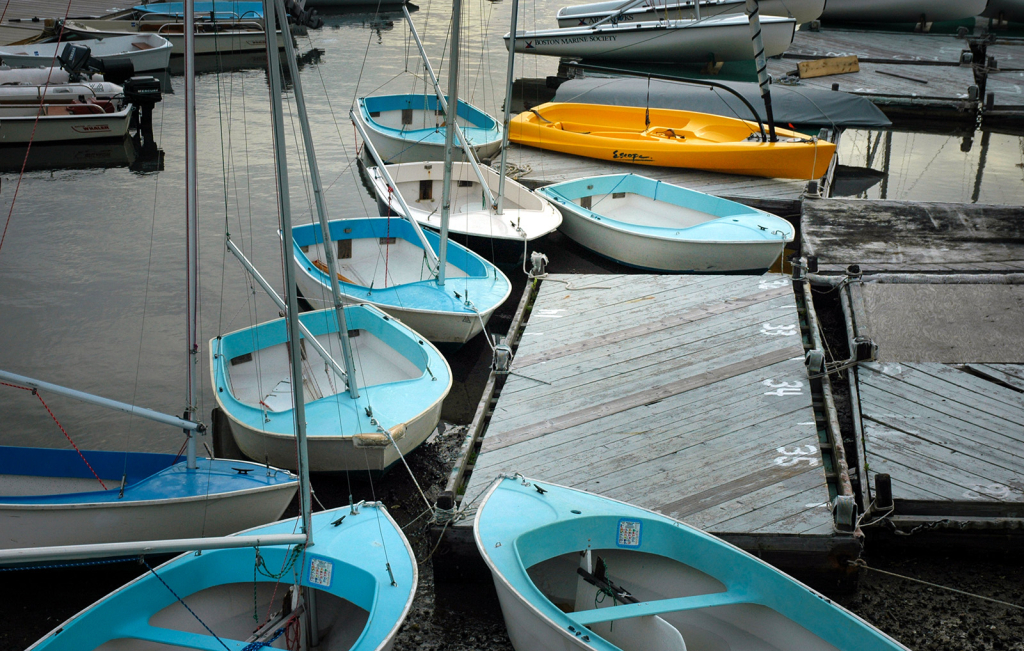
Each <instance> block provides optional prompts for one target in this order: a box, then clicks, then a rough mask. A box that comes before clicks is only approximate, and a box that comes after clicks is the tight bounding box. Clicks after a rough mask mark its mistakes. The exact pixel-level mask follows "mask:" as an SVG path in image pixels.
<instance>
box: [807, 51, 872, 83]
mask: <svg viewBox="0 0 1024 651" xmlns="http://www.w3.org/2000/svg"><path fill="white" fill-rule="evenodd" d="M796 69H797V71H798V72H799V73H800V78H801V79H811V78H812V77H828V76H830V75H845V74H848V73H851V72H860V64H859V62H858V61H857V55H856V54H854V55H852V56H846V57H828V58H826V59H815V60H814V61H801V62H800V63H798V64H796Z"/></svg>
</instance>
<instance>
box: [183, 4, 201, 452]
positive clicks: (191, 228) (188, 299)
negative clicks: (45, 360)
mask: <svg viewBox="0 0 1024 651" xmlns="http://www.w3.org/2000/svg"><path fill="white" fill-rule="evenodd" d="M182 11H183V12H184V14H185V15H184V18H185V25H184V30H185V240H186V243H185V248H186V253H185V275H186V282H187V289H186V292H185V311H186V315H185V318H186V320H187V323H186V326H185V345H186V347H187V353H186V357H185V360H186V363H185V392H186V396H185V400H186V403H185V405H186V406H185V414H186V416H187V415H189V414H194V413H195V409H196V378H197V377H198V375H199V322H198V319H199V310H198V303H199V213H198V210H199V206H198V200H197V185H198V183H199V176H198V174H197V170H196V168H197V167H198V160H199V156H198V154H197V149H196V60H195V55H196V28H195V15H194V11H195V0H185V3H184V5H182ZM187 436H188V443H187V445H186V455H185V458H186V466H187V467H188V469H189V470H195V469H196V468H197V466H196V437H195V434H192V433H191V432H190V433H188V434H187Z"/></svg>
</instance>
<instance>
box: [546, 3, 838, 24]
mask: <svg viewBox="0 0 1024 651" xmlns="http://www.w3.org/2000/svg"><path fill="white" fill-rule="evenodd" d="M758 4H759V10H760V12H761V15H762V16H792V17H793V18H795V19H796V22H797V23H798V24H803V23H807V22H810V21H812V20H814V19H816V18H817V17H818V16H820V15H821V12H822V11H824V9H825V0H761V1H760V2H759V3H758ZM621 6H622V2H620V1H618V0H612V1H611V2H594V3H589V4H583V5H574V6H570V7H562V8H561V9H559V10H558V15H557V16H556V19H557V20H558V26H559V27H584V26H586V25H591V24H593V23H596V22H597V21H599V20H602V19H604V18H607V17H608V16H611V15H612V14H613V13H614V12H615V10H616V9H617V8H619V7H621ZM746 9H747V3H746V0H724V1H722V0H718V1H717V2H701V3H700V17H701V18H711V17H713V16H724V15H729V14H742V13H745V12H746ZM695 19H697V12H696V11H694V8H693V3H692V2H677V1H670V2H667V3H664V2H658V3H657V4H654V3H652V2H650V1H648V2H644V3H643V4H642V5H640V6H639V7H634V8H633V9H629V10H627V11H624V12H622V14H620V15H619V17H618V18H616V19H615V20H616V22H618V23H636V22H642V21H645V20H695ZM609 22H610V21H609Z"/></svg>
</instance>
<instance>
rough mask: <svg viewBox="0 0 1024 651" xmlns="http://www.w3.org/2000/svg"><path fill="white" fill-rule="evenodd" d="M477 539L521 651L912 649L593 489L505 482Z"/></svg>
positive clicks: (763, 566)
mask: <svg viewBox="0 0 1024 651" xmlns="http://www.w3.org/2000/svg"><path fill="white" fill-rule="evenodd" d="M473 535H474V537H475V539H476V545H477V549H478V550H480V555H481V556H483V559H484V562H485V563H486V564H487V567H488V568H489V569H490V570H491V575H492V576H493V578H494V586H495V588H496V589H497V592H498V601H499V602H500V603H501V611H502V614H503V615H504V616H505V626H506V627H507V628H508V634H509V638H510V639H511V640H512V646H513V647H515V649H516V651H569V650H572V649H580V650H587V651H686V649H691V650H694V651H696V650H699V651H735V650H737V649H743V650H744V651H777V650H778V649H800V650H801V651H907V649H906V647H904V646H903V645H901V644H900V643H898V642H896V641H895V640H893V639H892V638H890V637H888V636H887V635H885V634H884V633H882V632H881V631H879V630H878V629H876V628H873V627H872V626H871V625H869V624H867V623H866V622H865V621H864V620H862V619H860V618H859V617H857V616H856V615H854V614H853V613H851V612H849V611H847V610H845V609H844V608H842V607H841V606H839V605H837V604H835V603H834V602H832V601H831V600H830V599H828V598H826V597H824V596H823V595H820V594H818V593H817V592H815V591H814V590H812V589H810V588H808V587H807V586H805V585H803V584H801V583H799V582H797V581H796V580H794V579H791V578H790V577H788V576H786V575H785V574H783V573H782V572H780V571H778V570H776V569H775V568H773V567H771V566H770V565H768V564H767V563H765V562H763V561H761V560H759V559H757V558H755V557H753V556H751V555H750V554H748V553H746V552H744V551H742V550H741V549H739V548H737V547H734V546H732V545H730V544H729V543H727V542H724V541H722V540H720V539H718V538H716V537H714V536H711V535H709V534H706V533H704V532H703V531H700V530H698V529H694V528H693V527H690V526H687V525H685V524H683V523H681V522H677V521H676V520H672V519H671V518H668V517H665V516H663V515H660V514H658V513H654V512H652V511H647V510H644V509H640V508H637V507H635V506H632V505H630V504H625V503H623V502H618V501H615V500H611V499H608V498H606V497H601V496H599V495H594V494H592V493H586V492H583V491H577V490H573V489H571V488H565V487H562V486H557V485H554V484H549V483H547V482H537V481H535V480H527V479H523V478H522V477H521V476H516V477H503V478H498V479H497V480H495V482H494V484H492V485H491V486H490V488H488V490H487V492H486V493H485V494H484V497H483V501H482V502H481V504H480V507H479V509H478V510H477V513H476V520H475V522H474V524H473Z"/></svg>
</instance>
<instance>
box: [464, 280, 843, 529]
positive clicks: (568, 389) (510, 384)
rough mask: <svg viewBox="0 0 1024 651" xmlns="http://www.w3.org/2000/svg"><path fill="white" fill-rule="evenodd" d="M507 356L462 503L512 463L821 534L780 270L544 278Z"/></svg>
mask: <svg viewBox="0 0 1024 651" xmlns="http://www.w3.org/2000/svg"><path fill="white" fill-rule="evenodd" d="M512 368H513V374H512V375H510V376H509V378H508V381H507V382H506V384H505V386H504V388H503V389H502V393H501V396H500V397H499V399H498V402H497V405H496V406H495V408H494V413H493V416H492V417H491V421H490V424H489V426H488V429H487V432H486V433H485V436H484V439H483V444H482V446H481V453H480V455H479V457H478V458H477V459H476V463H475V465H474V468H473V473H472V475H471V477H470V479H469V484H468V486H467V489H466V494H465V498H464V502H463V503H464V504H470V503H472V501H473V500H474V499H475V498H476V497H477V496H479V495H480V494H481V493H482V492H483V490H484V489H486V487H487V485H488V484H489V483H490V482H491V481H492V480H493V478H494V477H496V476H497V475H499V474H501V473H505V472H513V471H518V472H521V473H523V474H525V475H527V476H532V477H534V478H537V479H541V480H547V481H551V482H556V483H560V484H564V485H568V486H573V487H576V488H582V489H584V490H588V491H592V492H598V493H601V494H604V495H608V496H609V497H613V498H616V499H621V500H625V501H629V502H632V503H635V504H638V505H640V506H644V507H647V508H651V509H654V510H658V511H661V512H663V513H666V514H668V515H671V516H673V517H678V518H680V519H683V520H684V521H687V522H692V523H694V524H697V525H699V526H702V527H705V528H707V529H708V530H710V531H713V532H716V533H724V534H733V533H734V534H743V535H748V534H753V535H754V536H755V538H756V537H757V536H767V535H771V536H773V537H778V536H783V537H785V536H795V535H804V534H806V535H812V536H824V537H830V536H831V535H832V524H831V523H832V518H831V514H830V512H829V510H828V508H824V507H822V506H821V505H822V504H824V503H826V502H827V501H828V499H829V493H828V487H827V485H826V478H825V474H824V470H823V468H822V461H821V454H820V451H819V448H818V444H819V442H818V434H817V430H816V427H815V422H814V412H813V407H812V404H811V396H810V394H809V391H808V388H807V384H806V370H805V368H804V364H803V345H802V343H801V339H800V336H799V319H798V315H797V312H796V304H795V301H794V297H793V293H792V287H791V285H790V281H789V279H788V278H786V277H784V276H761V277H751V276H552V277H550V278H548V279H547V280H545V281H544V283H543V285H542V286H541V290H540V293H539V295H538V297H537V300H536V302H535V304H534V306H533V310H532V313H531V316H530V321H529V323H528V324H527V327H526V331H525V332H524V334H523V338H522V342H521V344H520V346H519V349H518V352H517V355H516V359H515V360H514V362H513V365H512ZM469 525H471V523H468V522H467V523H460V524H459V525H457V526H469ZM778 540H782V538H779V539H778ZM794 540H795V539H794ZM823 549H824V548H823Z"/></svg>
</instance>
